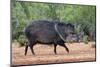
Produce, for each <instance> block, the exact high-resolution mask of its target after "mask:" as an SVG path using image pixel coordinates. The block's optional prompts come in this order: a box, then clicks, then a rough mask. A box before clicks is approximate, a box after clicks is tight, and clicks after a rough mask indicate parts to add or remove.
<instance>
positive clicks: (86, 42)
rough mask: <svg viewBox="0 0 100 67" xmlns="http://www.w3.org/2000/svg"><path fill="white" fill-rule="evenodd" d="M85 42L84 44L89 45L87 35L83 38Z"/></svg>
mask: <svg viewBox="0 0 100 67" xmlns="http://www.w3.org/2000/svg"><path fill="white" fill-rule="evenodd" d="M83 42H84V43H85V44H88V36H87V35H84V36H83Z"/></svg>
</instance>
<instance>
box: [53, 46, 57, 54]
mask: <svg viewBox="0 0 100 67" xmlns="http://www.w3.org/2000/svg"><path fill="white" fill-rule="evenodd" d="M56 47H57V44H54V53H55V54H57V52H56Z"/></svg>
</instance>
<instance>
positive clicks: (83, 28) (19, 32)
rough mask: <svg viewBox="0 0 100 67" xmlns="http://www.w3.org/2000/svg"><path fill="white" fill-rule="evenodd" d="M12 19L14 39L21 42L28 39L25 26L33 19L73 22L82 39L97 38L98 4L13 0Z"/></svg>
mask: <svg viewBox="0 0 100 67" xmlns="http://www.w3.org/2000/svg"><path fill="white" fill-rule="evenodd" d="M11 20H12V21H11V23H12V40H17V41H18V42H20V43H24V42H25V39H26V38H25V36H24V33H23V30H24V28H25V27H26V25H27V24H29V23H31V22H32V21H33V20H49V21H62V22H65V23H72V24H74V25H75V30H76V33H77V34H78V35H79V36H80V37H81V40H82V41H86V42H87V40H92V41H94V40H95V30H96V29H95V26H96V25H95V24H96V6H90V5H71V4H57V3H36V2H23V1H16V0H12V3H11Z"/></svg>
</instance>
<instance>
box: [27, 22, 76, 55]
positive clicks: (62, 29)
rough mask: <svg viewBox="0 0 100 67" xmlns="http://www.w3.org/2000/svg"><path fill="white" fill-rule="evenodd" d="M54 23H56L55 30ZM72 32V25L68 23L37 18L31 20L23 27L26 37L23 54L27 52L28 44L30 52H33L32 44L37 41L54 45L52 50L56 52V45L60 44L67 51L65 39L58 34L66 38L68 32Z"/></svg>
mask: <svg viewBox="0 0 100 67" xmlns="http://www.w3.org/2000/svg"><path fill="white" fill-rule="evenodd" d="M55 24H57V30H58V31H59V33H60V34H58V32H57V31H56V30H55ZM72 33H74V26H73V25H72V24H70V23H68V24H65V23H60V22H58V21H47V20H39V21H33V22H32V23H31V24H29V25H28V26H27V27H26V28H25V35H26V37H27V39H28V43H27V45H26V48H25V55H26V54H27V50H28V46H29V47H30V49H31V52H32V54H35V53H34V50H33V49H34V48H33V46H34V45H36V44H37V43H42V44H45V45H51V44H53V45H54V52H55V54H56V46H57V45H60V46H62V47H64V48H65V49H66V51H67V52H69V49H68V48H67V46H65V44H64V43H65V41H63V40H62V38H61V37H60V36H59V35H61V36H62V37H63V38H64V39H66V38H67V36H68V35H69V34H72Z"/></svg>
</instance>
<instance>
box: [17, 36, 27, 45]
mask: <svg viewBox="0 0 100 67" xmlns="http://www.w3.org/2000/svg"><path fill="white" fill-rule="evenodd" d="M17 41H18V42H19V43H20V46H24V45H25V42H26V41H27V39H26V37H25V35H20V36H19V38H18V39H17Z"/></svg>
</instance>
